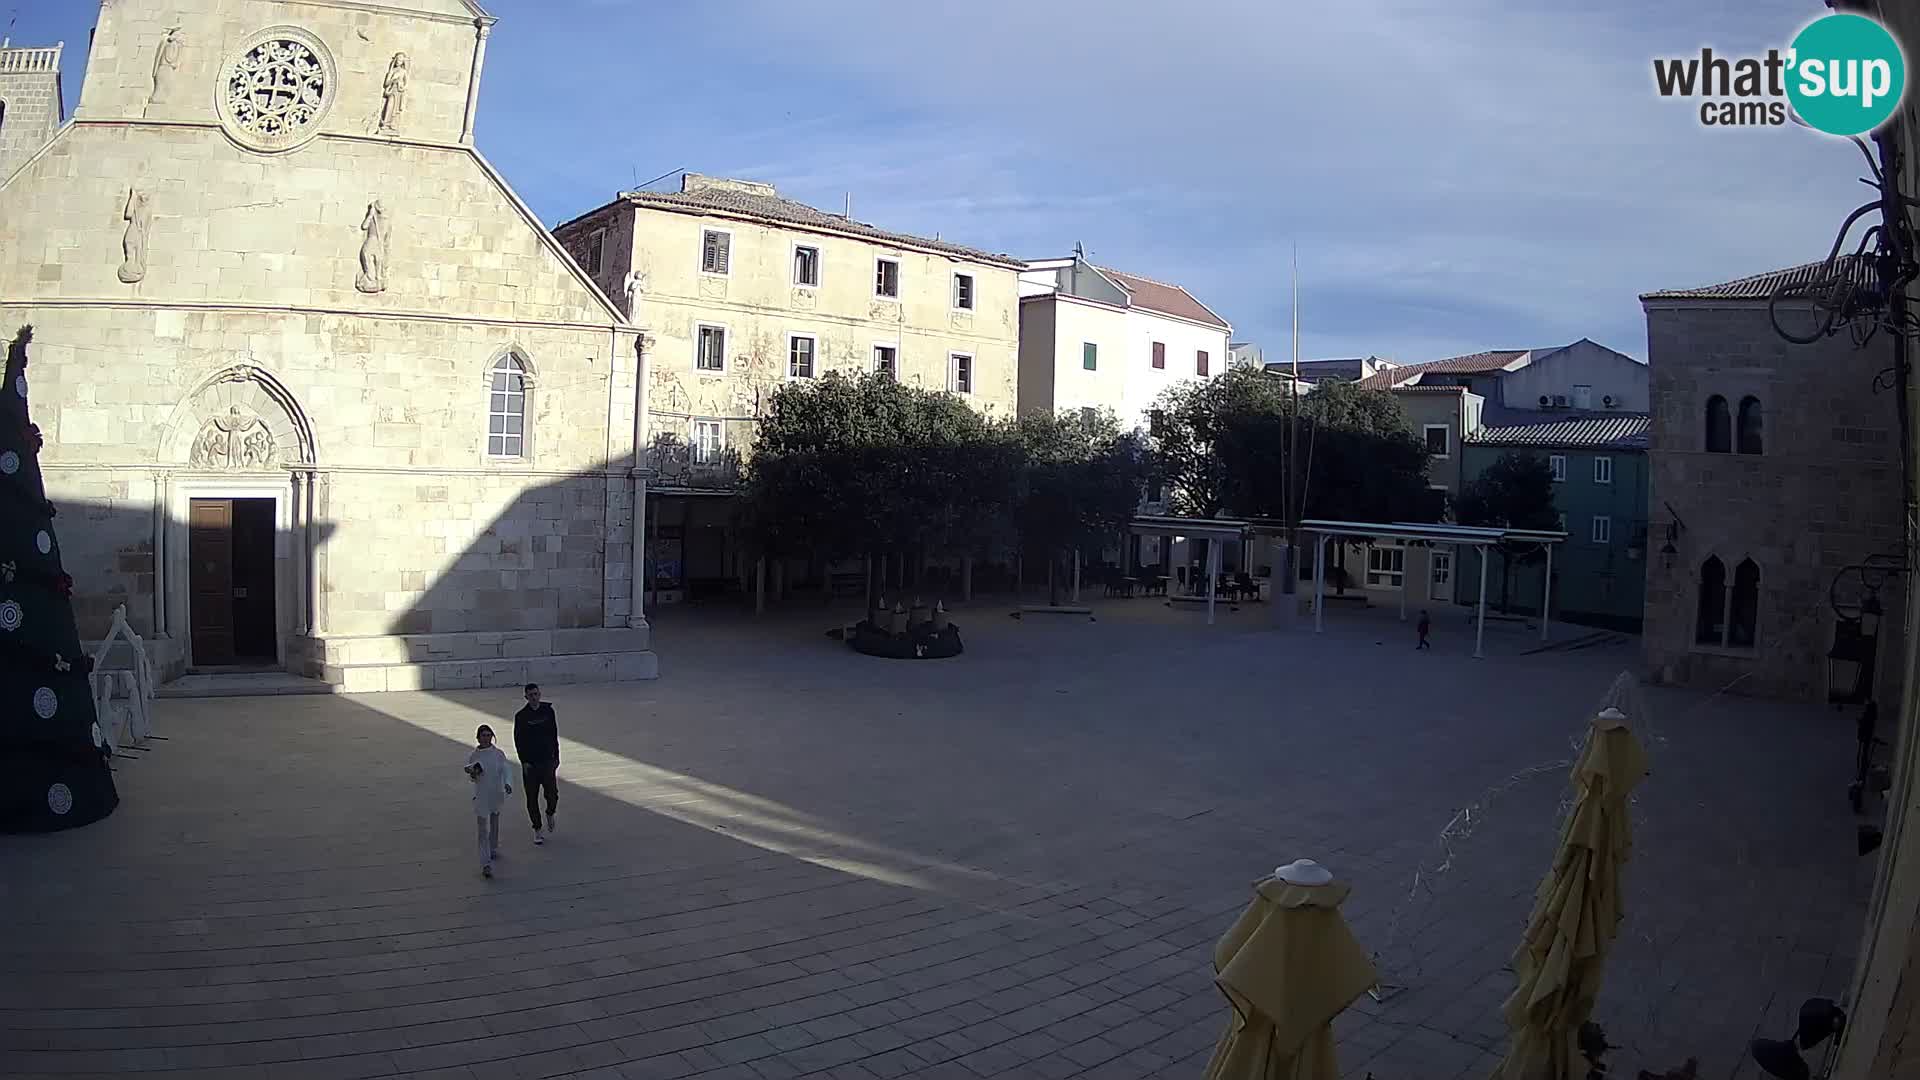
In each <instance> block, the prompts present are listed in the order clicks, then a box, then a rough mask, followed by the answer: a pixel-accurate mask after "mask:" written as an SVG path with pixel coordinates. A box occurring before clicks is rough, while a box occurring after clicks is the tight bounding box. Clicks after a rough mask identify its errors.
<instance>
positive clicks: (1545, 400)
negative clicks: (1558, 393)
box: [1540, 394, 1553, 409]
mask: <svg viewBox="0 0 1920 1080" xmlns="http://www.w3.org/2000/svg"><path fill="white" fill-rule="evenodd" d="M1551 404H1553V399H1552V398H1550V397H1548V396H1547V395H1545V394H1541V395H1540V407H1541V408H1543V409H1544V408H1546V407H1547V406H1549V405H1551Z"/></svg>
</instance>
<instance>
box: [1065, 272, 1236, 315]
mask: <svg viewBox="0 0 1920 1080" xmlns="http://www.w3.org/2000/svg"><path fill="white" fill-rule="evenodd" d="M1094 269H1096V270H1099V271H1100V272H1101V273H1103V274H1105V275H1107V276H1108V277H1110V278H1112V279H1113V280H1114V283H1115V284H1117V285H1119V286H1120V287H1121V288H1123V289H1125V290H1127V292H1128V293H1129V294H1131V295H1132V297H1133V306H1134V307H1139V308H1145V309H1147V310H1148V311H1157V312H1159V313H1160V314H1162V315H1172V316H1173V317H1175V318H1177V319H1191V320H1192V321H1194V322H1197V323H1205V324H1206V325H1208V326H1217V327H1219V328H1220V329H1222V330H1227V329H1230V327H1229V326H1228V325H1227V320H1225V319H1223V318H1221V317H1220V316H1218V315H1215V314H1214V313H1213V309H1211V308H1209V307H1207V305H1205V304H1203V303H1201V302H1200V301H1198V300H1196V299H1194V296H1193V294H1192V293H1190V292H1188V291H1187V290H1185V289H1183V288H1181V287H1180V286H1178V285H1169V284H1167V283H1166V282H1164V281H1155V280H1153V279H1152V278H1143V277H1141V276H1140V275H1138V274H1129V273H1126V272H1124V271H1121V270H1115V269H1113V268H1112V267H1109V266H1098V267H1095V268H1094Z"/></svg>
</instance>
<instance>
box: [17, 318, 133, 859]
mask: <svg viewBox="0 0 1920 1080" xmlns="http://www.w3.org/2000/svg"><path fill="white" fill-rule="evenodd" d="M32 340H33V328H32V327H30V326H24V327H21V328H20V332H19V333H18V334H17V335H16V336H15V337H14V339H13V341H12V343H11V344H10V345H8V347H7V363H6V384H5V385H4V386H0V506H4V508H5V509H4V512H0V522H4V524H0V832H52V831H54V830H57V829H70V828H74V827H76V826H80V825H86V824H88V823H90V822H94V821H98V820H99V819H101V818H103V817H106V816H107V815H108V814H111V813H113V810H114V808H115V807H116V806H118V805H120V795H119V792H118V791H116V790H115V788H114V785H113V773H112V771H111V770H109V769H108V767H107V755H108V750H107V747H106V740H105V739H104V738H103V737H102V735H101V732H100V725H99V724H98V723H97V722H96V719H97V718H96V717H95V715H94V708H93V694H92V690H91V687H90V686H89V684H88V682H87V673H88V672H89V671H90V670H91V669H92V667H93V662H92V658H91V657H88V656H87V655H86V654H85V653H83V652H81V650H80V632H79V629H78V627H77V626H76V624H75V623H74V618H73V579H72V578H70V577H68V576H67V574H66V571H65V570H64V569H63V568H62V566H61V557H60V545H59V542H58V539H57V537H56V536H55V533H54V529H53V516H54V506H53V504H52V503H51V502H49V501H47V491H46V486H45V484H44V483H43V481H42V480H41V476H40V446H41V438H40V429H39V428H38V427H35V426H34V425H33V423H32V421H31V420H30V419H29V418H28V414H27V375H26V370H27V344H28V343H29V342H31V341H32Z"/></svg>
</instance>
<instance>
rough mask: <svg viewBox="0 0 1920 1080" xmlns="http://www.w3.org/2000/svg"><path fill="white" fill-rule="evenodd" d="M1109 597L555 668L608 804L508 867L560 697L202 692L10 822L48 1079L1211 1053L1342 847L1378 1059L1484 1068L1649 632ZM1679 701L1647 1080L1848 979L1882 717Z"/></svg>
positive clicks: (1721, 1051) (1608, 996) (1382, 1070)
mask: <svg viewBox="0 0 1920 1080" xmlns="http://www.w3.org/2000/svg"><path fill="white" fill-rule="evenodd" d="M1097 607H1098V611H1099V618H1098V619H1097V621H1087V620H1085V619H1078V618H1072V617H1065V616H1045V617H1029V618H1026V619H1023V620H1018V621H1016V620H1013V619H1010V618H1008V617H1007V611H1008V610H1009V609H1008V606H1007V605H1005V604H1000V605H994V604H982V605H979V606H978V607H976V608H974V609H972V610H969V611H963V612H961V613H960V619H961V621H962V625H963V627H964V630H965V633H966V636H967V641H968V646H969V650H968V652H967V654H966V655H965V656H964V657H962V658H960V659H957V660H952V661H940V662H924V663H916V662H907V661H889V660H878V659H872V658H867V657H862V656H858V655H855V654H853V653H852V652H850V651H849V650H847V649H846V648H845V646H843V645H840V644H839V643H837V642H834V641H831V640H828V638H827V637H826V636H825V634H824V630H825V629H826V628H827V627H828V626H829V625H832V624H833V622H834V619H833V618H832V617H831V616H830V615H828V614H827V613H826V612H825V611H824V609H820V608H815V607H812V606H803V607H797V608H795V607H790V608H788V609H786V610H782V611H778V612H774V613H770V614H769V615H768V616H766V617H765V618H763V619H759V620H755V619H753V618H751V617H750V616H747V615H746V614H744V613H734V612H712V611H684V612H683V611H669V612H667V613H666V614H665V615H664V616H662V617H660V618H659V619H658V622H657V630H658V640H657V644H658V649H659V653H660V657H661V667H662V671H663V677H662V678H661V679H660V680H659V681H658V682H654V683H645V684H628V685H615V686H575V687H551V688H549V690H548V697H549V699H550V700H552V701H554V702H555V704H556V706H557V708H558V711H559V718H560V725H561V733H562V735H563V737H564V741H563V750H562V753H563V762H562V766H561V771H560V783H561V795H562V797H561V807H560V828H559V832H558V835H557V836H556V837H555V838H554V839H553V840H552V841H551V842H549V843H547V844H546V845H545V846H544V847H539V848H536V847H534V846H533V845H532V844H531V837H530V833H529V831H528V829H527V825H526V821H525V818H524V816H523V815H522V814H521V813H520V812H519V809H518V800H517V799H515V800H512V801H511V802H512V805H511V806H510V810H511V813H509V814H508V815H507V816H506V817H505V819H504V821H503V839H504V844H503V846H504V848H505V855H504V858H503V860H502V862H501V863H500V864H499V865H498V866H497V868H496V869H497V874H498V876H497V877H496V878H494V879H493V880H491V881H489V880H483V879H482V878H481V876H480V874H479V867H478V866H477V865H476V864H475V863H476V859H475V856H474V853H473V852H472V850H471V849H472V836H473V830H472V825H471V823H470V821H469V820H468V805H467V787H466V781H465V778H464V776H462V775H461V773H460V765H461V763H462V762H463V760H464V757H465V753H466V749H467V747H468V746H469V745H470V739H471V735H472V732H473V729H474V727H475V726H476V725H477V724H478V723H480V722H482V721H487V720H490V721H492V723H493V724H494V726H495V727H496V729H499V730H501V731H502V733H503V734H504V733H505V731H506V728H507V724H505V723H503V721H507V719H508V718H509V717H510V715H511V713H512V711H513V709H514V708H515V706H516V704H517V702H518V698H519V694H518V692H517V690H483V691H479V690H477V691H457V692H455V691H449V692H442V693H409V694H387V695H372V696H365V697H339V696H305V697H274V698H225V699H205V700H163V701H161V702H159V703H157V716H156V723H157V729H158V731H159V733H160V734H161V735H164V736H165V739H164V741H154V742H152V743H150V744H149V747H148V749H146V750H145V751H143V752H136V754H135V756H134V757H132V758H127V759H123V760H120V761H119V762H118V763H117V766H118V778H119V781H120V784H121V791H122V793H123V797H124V802H123V804H122V806H121V808H120V810H119V812H118V813H117V814H115V815H114V816H113V817H112V818H111V819H109V820H107V821H105V822H103V823H100V824H98V825H95V826H93V827H90V828H86V829H82V830H78V831H74V832H70V833H63V834H57V835H50V836H17V837H4V838H0V929H4V931H5V936H4V937H3V938H0V971H4V972H5V973H6V977H5V978H4V979H0V1074H4V1075H6V1076H9V1077H12V1076H42V1075H45V1076H56V1075H57V1076H64V1077H74V1076H83V1075H84V1076H122V1077H124V1076H132V1075H154V1076H167V1077H189V1076H190V1077H208V1078H227V1077H232V1078H247V1080H256V1078H266V1080H291V1078H335V1077H339V1078H346V1077H388V1076H414V1077H423V1078H424V1077H432V1078H436V1080H456V1078H457V1080H480V1078H491V1077H560V1076H572V1077H592V1078H595V1080H601V1078H616V1077H627V1078H641V1077H679V1076H694V1075H698V1076H710V1077H738V1078H741V1080H754V1078H763V1077H764V1078H779V1077H789V1076H801V1075H811V1076H827V1077H858V1078H869V1077H893V1076H919V1077H955V1078H967V1077H977V1076H1010V1077H1040V1078H1052V1077H1068V1076H1086V1077H1095V1078H1102V1080H1108V1078H1111V1080H1125V1078H1130V1077H1146V1076H1154V1077H1162V1076H1164V1077H1197V1076H1198V1075H1199V1074H1200V1071H1201V1069H1202V1068H1203V1067H1204V1064H1205V1061H1206V1058H1207V1055H1208V1053H1209V1051H1210V1050H1211V1047H1212V1044H1213V1042H1214V1040H1215V1038H1216V1037H1217V1036H1218V1034H1219V1032H1220V1031H1221V1029H1222V1027H1223V1025H1224V1023H1225V1020H1226V1014H1227V1009H1226V1005H1225V1003H1224V1001H1223V999H1222V998H1221V997H1220V996H1219V993H1218V991H1217V990H1215V989H1214V987H1213V985H1212V982H1211V978H1210V969H1209V959H1210V949H1211V946H1212V944H1213V942H1214V940H1215V939H1216V938H1217V937H1218V936H1219V935H1220V933H1221V932H1222V931H1223V930H1225V929H1226V928H1227V926H1228V925H1229V924H1230V923H1231V922H1232V920H1233V918H1234V917H1235V915H1236V914H1237V913H1238V911H1239V910H1240V909H1241V908H1242V907H1243V906H1244V905H1245V903H1246V901H1247V899H1248V897H1249V895H1250V888H1249V886H1250V885H1251V883H1252V882H1253V881H1254V880H1255V879H1256V878H1258V877H1260V876H1262V875H1263V874H1265V873H1268V872H1270V871H1271V870H1272V868H1273V867H1274V866H1275V865H1277V864H1279V863H1284V862H1288V861H1290V860H1292V859H1295V858H1299V857H1303V856H1304V857H1311V858H1315V859H1318V860H1320V861H1321V862H1323V863H1325V864H1327V865H1328V866H1329V867H1330V868H1332V869H1333V870H1334V871H1335V873H1336V874H1338V875H1340V876H1341V877H1343V878H1346V879H1348V880H1350V881H1351V882H1352V883H1353V884H1354V892H1353V896H1352V898H1351V900H1349V902H1348V904H1347V907H1346V911H1347V915H1348V917H1349V919H1350V921H1351V922H1352V924H1353V925H1354V927H1355V930H1356V933H1357V934H1358V936H1359V937H1360V939H1361V940H1362V942H1363V943H1365V944H1366V945H1367V946H1368V947H1369V948H1370V949H1373V950H1375V951H1376V952H1377V954H1378V964H1379V967H1380V970H1381V974H1382V978H1383V980H1384V981H1385V982H1386V983H1387V984H1388V990H1387V992H1386V993H1385V994H1384V995H1383V1000H1381V1001H1374V1000H1372V999H1370V998H1363V999H1361V1001H1360V1002H1359V1003H1358V1004H1357V1005H1356V1006H1355V1007H1354V1008H1353V1009H1352V1010H1350V1011H1349V1012H1348V1013H1347V1014H1346V1015H1345V1016H1343V1017H1341V1018H1340V1020H1339V1022H1338V1024H1337V1032H1338V1036H1339V1045H1340V1060H1341V1065H1342V1068H1343V1069H1344V1070H1345V1071H1347V1072H1348V1074H1349V1075H1352V1076H1354V1077H1364V1076H1367V1075H1368V1074H1371V1075H1373V1076H1374V1077H1376V1078H1378V1080H1398V1078H1412V1077H1419V1078H1429V1077H1430V1078H1441V1080H1444V1078H1450V1077H1456V1076H1459V1077H1473V1076H1484V1075H1485V1074H1486V1072H1487V1070H1489V1069H1490V1068H1491V1067H1492V1066H1493V1065H1494V1063H1495V1062H1496V1061H1497V1059H1498V1055H1499V1053H1500V1051H1501V1049H1502V1032H1503V1028H1502V1024H1501V1021H1500V1017H1499V1009H1500V1004H1501V1001H1502V999H1503V997H1504V996H1505V995H1506V993H1507V992H1508V990H1509V989H1510V988H1511V981H1512V975H1511V973H1510V972H1509V971H1507V970H1505V964H1506V961H1507V959H1508V956H1509V954H1510V953H1511V951H1512V949H1513V947H1514V945H1515V944H1516V942H1517V941H1518V938H1519V933H1520V930H1521V927H1522V924H1523V922H1524V920H1525V917H1526V915H1527V911H1528V908H1529V905H1530V902H1531V897H1532V893H1533V890H1534V888H1535V886H1536V884H1537V883H1538V881H1539V880H1540V878H1541V876H1542V875H1543V874H1544V872H1545V871H1546V869H1547V866H1548V863H1549V860H1550V856H1551V852H1552V847H1553V841H1554V815H1555V812H1556V810H1557V808H1558V807H1559V806H1560V805H1561V803H1562V801H1563V799H1564V797H1565V795H1566V792H1567V783H1566V763H1567V760H1568V759H1569V758H1570V757H1571V753H1572V749H1571V745H1572V740H1574V739H1575V738H1577V737H1578V735H1579V734H1580V732H1581V731H1582V730H1583V728H1584V724H1585V721H1586V719H1587V717H1588V716H1589V715H1590V714H1591V713H1592V711H1593V710H1594V708H1595V706H1596V703H1597V702H1598V701H1599V700H1600V698H1601V695H1602V694H1603V692H1604V691H1605V690H1606V689H1607V687H1608V685H1609V683H1610V682H1611V680H1612V679H1613V678H1614V676H1615V675H1617V674H1618V673H1620V672H1621V671H1623V670H1628V669H1631V668H1633V667H1634V665H1635V658H1636V649H1635V645H1634V643H1633V642H1632V640H1631V639H1610V640H1609V639H1595V640H1593V641H1590V642H1583V643H1582V644H1583V645H1584V647H1581V648H1573V649H1562V650H1557V651H1549V652H1544V653H1533V654H1529V653H1528V649H1529V648H1530V646H1531V645H1532V644H1534V643H1535V636H1534V635H1533V634H1532V633H1531V632H1529V631H1527V630H1526V629H1525V628H1523V627H1517V626H1504V625H1503V626H1499V627H1496V628H1495V629H1493V630H1491V631H1490V632H1489V650H1488V651H1489V656H1488V658H1487V659H1485V660H1479V661H1476V660H1473V659H1471V658H1470V656H1469V653H1470V651H1471V642H1470V632H1469V630H1468V628H1467V626H1466V625H1465V623H1464V621H1463V620H1462V618H1461V617H1459V616H1456V615H1454V614H1447V615H1446V616H1444V617H1443V618H1441V619H1440V620H1438V621H1437V623H1436V628H1435V640H1436V648H1435V650H1434V651H1433V652H1432V653H1415V652H1414V650H1413V635H1412V633H1411V632H1410V630H1408V628H1407V626H1406V625H1405V624H1402V623H1400V622H1398V621H1397V619H1395V618H1394V617H1393V616H1392V614H1391V613H1366V614H1362V613H1342V612H1339V611H1336V612H1334V613H1333V614H1332V615H1330V617H1329V620H1328V626H1327V632H1326V633H1325V634H1324V635H1322V636H1317V637H1316V636H1314V635H1313V634H1311V633H1310V632H1304V633H1303V632H1299V631H1293V632H1284V631H1276V630H1274V629H1271V628H1270V626H1269V623H1268V619H1267V615H1266V613H1265V611H1264V609H1262V608H1260V607H1258V606H1256V605H1248V606H1246V607H1245V608H1243V609H1242V610H1241V611H1238V612H1230V611H1226V610H1225V609H1224V608H1223V610H1222V612H1221V617H1220V621H1219V624H1218V625H1216V626H1213V627H1207V626H1205V625H1203V624H1202V622H1201V620H1200V618H1199V617H1198V616H1197V615H1195V614H1194V613H1192V612H1187V611H1176V610H1172V609H1168V608H1166V607H1165V606H1164V605H1163V604H1162V603H1161V602H1160V601H1157V600H1146V599H1141V600H1132V601H1117V600H1116V601H1102V602H1100V603H1099V604H1098V605H1097ZM1558 633H1559V637H1560V638H1561V640H1562V641H1571V640H1574V639H1577V638H1580V637H1581V636H1582V635H1583V634H1584V633H1585V632H1583V631H1579V630H1577V629H1572V628H1563V629H1560V630H1559V631H1558ZM1733 689H1734V690H1736V691H1737V689H1738V688H1737V687H1735V688H1733ZM1646 701H1647V705H1648V711H1649V713H1650V715H1649V716H1648V717H1647V718H1646V720H1645V722H1643V723H1642V725H1641V730H1642V733H1643V735H1644V737H1645V738H1646V740H1647V742H1648V744H1649V754H1650V757H1651V760H1652V769H1653V772H1652V775H1651V776H1650V777H1649V778H1648V780H1647V782H1646V784H1645V785H1644V788H1643V790H1642V793H1641V795H1640V797H1639V799H1638V801H1637V804H1636V826H1637V836H1636V850H1635V852H1634V856H1633V861H1632V862H1631V864H1630V865H1629V868H1628V871H1627V877H1628V888H1629V907H1628V911H1629V915H1628V919H1627V921H1626V923H1625V926H1624V928H1623V933H1622V938H1621V941H1620V944H1619V945H1618V947H1617V949H1616V955H1615V957H1614V959H1613V961H1612V963H1611V964H1610V966H1609V969H1608V973H1607V988H1606V993H1605V996H1604V998H1603V1000H1602V1001H1601V1004H1600V1009H1599V1013H1598V1017H1597V1019H1599V1020H1600V1021H1601V1023H1602V1024H1603V1025H1604V1026H1605V1027H1606V1028H1607V1030H1608V1033H1609V1036H1610V1037H1611V1039H1612V1041H1613V1042H1614V1043H1616V1044H1618V1045H1619V1046H1620V1049H1619V1050H1617V1051H1615V1053H1614V1057H1613V1066H1614V1070H1613V1071H1614V1072H1615V1073H1616V1074H1625V1075H1633V1072H1634V1071H1636V1070H1638V1069H1640V1068H1651V1069H1654V1070H1655V1071H1656V1072H1658V1071H1664V1070H1665V1069H1667V1068H1671V1067H1673V1066H1676V1065H1678V1064H1679V1063H1680V1062H1681V1061H1682V1060H1683V1059H1685V1058H1687V1057H1698V1058H1699V1059H1700V1060H1701V1064H1702V1068H1701V1072H1700V1075H1701V1076H1703V1077H1713V1078H1715V1080H1718V1078H1720V1077H1729V1076H1753V1075H1757V1074H1756V1073H1755V1072H1754V1071H1753V1070H1752V1068H1751V1067H1750V1066H1748V1065H1746V1064H1744V1063H1743V1060H1742V1059H1743V1054H1744V1044H1745V1042H1746V1040H1747V1039H1749V1038H1751V1037H1752V1036H1753V1035H1755V1034H1756V1033H1758V1034H1768V1035H1783V1034H1785V1033H1786V1032H1787V1031H1789V1030H1790V1027H1791V1023H1792V1020H1791V1018H1792V1015H1793V1011H1794V1009H1795V1008H1796V1007H1797V1005H1798V1003H1799V1001H1800V1000H1801V999H1802V998H1803V997H1806V996H1809V995H1813V994H1820V993H1824V994H1829V995H1839V994H1842V993H1844V992H1845V990H1846V988H1847V978H1848V974H1849V972H1850V971H1851V968H1852V963H1853V960H1852V958H1853V955H1854V953H1855V951H1856V948H1857V939H1858V936H1859V932H1860V919H1861V910H1862V906H1863V902H1864V897H1865V894H1866V891H1867V887H1868V884H1869V883H1870V881H1871V875H1872V870H1873V866H1872V858H1871V857H1869V858H1865V859H1863V858H1860V857H1858V856H1857V855H1856V854H1855V853H1854V850H1853V840H1854V837H1853V824H1852V821H1853V819H1852V818H1851V816H1850V813H1849V811H1848V808H1847V804H1846V799H1845V790H1846V784H1847V781H1848V780H1849V778H1850V772H1851V768H1852V754H1853V745H1852V741H1851V737H1852V731H1851V722H1850V720H1849V718H1847V717H1844V716H1842V715H1840V714H1836V713H1833V712H1830V711H1827V710H1824V709H1817V708H1811V707H1789V706H1782V705H1776V704H1767V703H1759V702H1754V701H1750V700H1745V699H1742V698H1740V697H1738V696H1737V695H1736V694H1735V693H1725V694H1719V695H1710V694H1705V693H1692V692H1688V693H1681V692H1673V691H1648V692H1647V694H1646ZM1450 823H1451V825H1452V827H1451V829H1449V825H1450ZM1443 832H1447V833H1448V836H1449V839H1447V840H1446V841H1444V842H1443V840H1442V833H1443ZM1395 988H1398V989H1395Z"/></svg>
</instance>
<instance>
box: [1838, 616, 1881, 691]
mask: <svg viewBox="0 0 1920 1080" xmlns="http://www.w3.org/2000/svg"><path fill="white" fill-rule="evenodd" d="M1881 614H1882V612H1881V608H1880V594H1879V593H1877V592H1869V593H1867V595H1866V598H1865V599H1864V600H1862V601H1861V602H1860V614H1859V615H1858V616H1856V617H1854V618H1846V617H1841V618H1838V619H1835V620H1834V623H1833V647H1832V648H1830V649H1828V650H1827V701H1828V703H1830V704H1833V705H1864V704H1866V702H1867V699H1868V698H1870V697H1872V696H1873V668H1874V658H1875V657H1876V656H1877V655H1878V653H1879V651H1880V649H1879V646H1880V616H1881Z"/></svg>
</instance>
